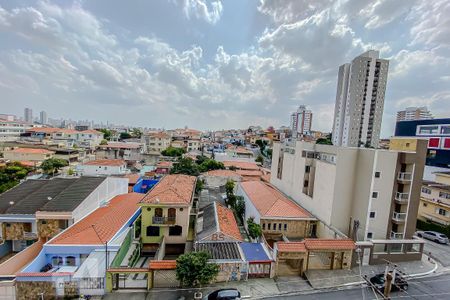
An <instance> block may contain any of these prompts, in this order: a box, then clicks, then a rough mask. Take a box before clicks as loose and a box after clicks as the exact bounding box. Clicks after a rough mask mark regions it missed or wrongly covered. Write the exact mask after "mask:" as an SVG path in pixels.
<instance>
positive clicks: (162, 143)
mask: <svg viewBox="0 0 450 300" xmlns="http://www.w3.org/2000/svg"><path fill="white" fill-rule="evenodd" d="M142 140H143V143H144V144H145V150H146V151H145V152H146V153H147V154H158V155H159V154H161V151H163V150H165V149H167V148H168V147H169V146H170V142H171V141H172V137H171V136H170V135H169V134H167V133H166V132H163V131H161V132H149V133H146V134H144V135H142Z"/></svg>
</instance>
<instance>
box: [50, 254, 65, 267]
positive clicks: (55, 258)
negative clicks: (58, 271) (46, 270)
mask: <svg viewBox="0 0 450 300" xmlns="http://www.w3.org/2000/svg"><path fill="white" fill-rule="evenodd" d="M62 263H63V259H62V257H61V256H53V257H52V265H54V266H61V265H62Z"/></svg>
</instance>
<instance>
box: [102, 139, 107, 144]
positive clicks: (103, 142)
mask: <svg viewBox="0 0 450 300" xmlns="http://www.w3.org/2000/svg"><path fill="white" fill-rule="evenodd" d="M100 145H108V141H107V140H105V139H103V140H102V141H101V142H100Z"/></svg>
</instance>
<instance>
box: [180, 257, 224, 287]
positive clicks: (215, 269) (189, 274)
mask: <svg viewBox="0 0 450 300" xmlns="http://www.w3.org/2000/svg"><path fill="white" fill-rule="evenodd" d="M209 258H210V255H209V254H208V253H206V252H190V253H186V254H183V255H181V256H179V257H178V258H177V267H176V274H177V279H178V280H179V281H180V282H181V285H182V286H185V287H196V286H201V285H204V284H208V283H210V282H211V281H212V280H214V279H215V278H216V276H217V274H219V269H220V268H219V265H217V264H215V263H208V259H209Z"/></svg>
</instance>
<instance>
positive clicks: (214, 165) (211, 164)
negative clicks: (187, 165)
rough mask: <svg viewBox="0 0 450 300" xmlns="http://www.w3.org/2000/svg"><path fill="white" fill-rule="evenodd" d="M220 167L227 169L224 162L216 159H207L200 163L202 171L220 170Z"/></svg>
mask: <svg viewBox="0 0 450 300" xmlns="http://www.w3.org/2000/svg"><path fill="white" fill-rule="evenodd" d="M219 169H222V170H223V169H225V166H224V165H223V163H221V162H219V161H216V160H214V159H206V160H205V161H203V162H202V163H201V164H200V165H199V170H200V172H202V173H203V172H207V171H210V170H219Z"/></svg>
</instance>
